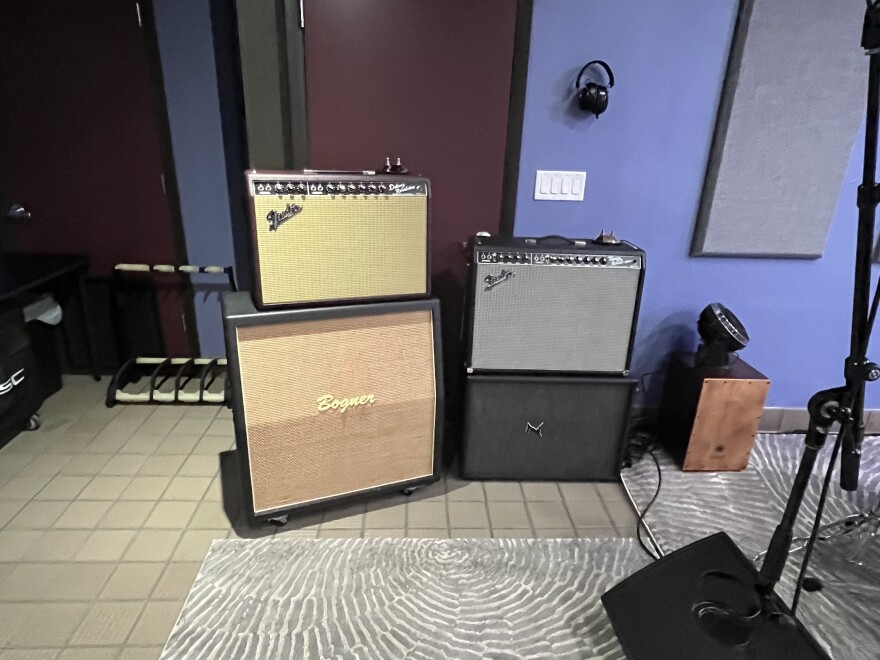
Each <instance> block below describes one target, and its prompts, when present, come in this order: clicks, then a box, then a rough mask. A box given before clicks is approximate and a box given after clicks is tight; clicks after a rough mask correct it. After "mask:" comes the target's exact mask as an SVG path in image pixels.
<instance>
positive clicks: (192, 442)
mask: <svg viewBox="0 0 880 660" xmlns="http://www.w3.org/2000/svg"><path fill="white" fill-rule="evenodd" d="M200 439H201V435H182V434H180V433H177V432H174V433H172V434H171V435H169V436H168V437H167V438H165V439H164V440H163V441H162V443H161V444H160V445H159V446H158V447H156V451H155V452H154V453H155V454H157V455H159V454H161V455H179V454H182V455H184V456H186V455H189V454H190V453H191V452H192V450H193V449H194V448H195V446H196V445H197V444H199V440H200Z"/></svg>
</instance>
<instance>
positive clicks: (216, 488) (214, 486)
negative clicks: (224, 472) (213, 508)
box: [202, 477, 223, 502]
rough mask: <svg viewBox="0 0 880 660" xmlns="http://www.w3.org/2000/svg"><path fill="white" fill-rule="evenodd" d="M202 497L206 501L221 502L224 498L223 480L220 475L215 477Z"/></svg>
mask: <svg viewBox="0 0 880 660" xmlns="http://www.w3.org/2000/svg"><path fill="white" fill-rule="evenodd" d="M202 499H203V500H205V501H206V502H220V501H222V500H223V482H222V480H221V479H220V477H214V480H213V481H211V484H210V485H209V486H208V490H206V491H205V496H204V497H203V498H202Z"/></svg>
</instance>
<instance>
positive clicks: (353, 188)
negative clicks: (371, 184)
mask: <svg viewBox="0 0 880 660" xmlns="http://www.w3.org/2000/svg"><path fill="white" fill-rule="evenodd" d="M355 190H357V186H356V185H354V184H353V183H349V184H348V192H350V193H353V192H354V191H355Z"/></svg>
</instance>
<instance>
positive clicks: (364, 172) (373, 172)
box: [303, 169, 376, 176]
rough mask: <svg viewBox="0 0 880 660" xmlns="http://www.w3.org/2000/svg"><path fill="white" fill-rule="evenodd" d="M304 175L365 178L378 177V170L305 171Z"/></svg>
mask: <svg viewBox="0 0 880 660" xmlns="http://www.w3.org/2000/svg"><path fill="white" fill-rule="evenodd" d="M303 174H355V175H357V174H360V175H363V176H376V170H310V169H304V170H303Z"/></svg>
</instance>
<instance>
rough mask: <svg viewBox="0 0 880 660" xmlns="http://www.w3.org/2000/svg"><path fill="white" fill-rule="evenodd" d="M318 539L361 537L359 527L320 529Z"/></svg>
mask: <svg viewBox="0 0 880 660" xmlns="http://www.w3.org/2000/svg"><path fill="white" fill-rule="evenodd" d="M318 538H319V539H359V538H361V530H360V529H323V528H322V529H320V530H318Z"/></svg>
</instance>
